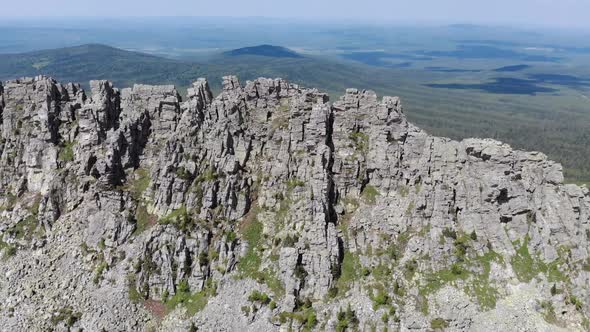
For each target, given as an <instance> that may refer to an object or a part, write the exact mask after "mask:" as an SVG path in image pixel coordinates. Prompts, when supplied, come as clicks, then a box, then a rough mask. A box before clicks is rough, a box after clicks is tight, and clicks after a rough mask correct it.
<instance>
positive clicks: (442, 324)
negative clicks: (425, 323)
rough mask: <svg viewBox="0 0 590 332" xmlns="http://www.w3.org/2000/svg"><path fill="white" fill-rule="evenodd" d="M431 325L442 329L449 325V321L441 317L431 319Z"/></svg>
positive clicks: (436, 328)
mask: <svg viewBox="0 0 590 332" xmlns="http://www.w3.org/2000/svg"><path fill="white" fill-rule="evenodd" d="M430 327H431V328H433V329H435V330H442V329H445V328H447V327H449V322H447V321H446V320H444V319H442V318H440V317H439V318H435V319H433V320H431V321H430Z"/></svg>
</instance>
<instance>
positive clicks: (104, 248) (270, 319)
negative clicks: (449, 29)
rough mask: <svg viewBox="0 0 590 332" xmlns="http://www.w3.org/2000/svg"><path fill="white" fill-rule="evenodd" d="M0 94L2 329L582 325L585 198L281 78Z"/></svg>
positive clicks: (503, 156)
mask: <svg viewBox="0 0 590 332" xmlns="http://www.w3.org/2000/svg"><path fill="white" fill-rule="evenodd" d="M90 87H91V89H90V90H91V91H90V93H89V94H88V95H87V94H86V92H84V91H83V90H82V89H81V88H80V86H79V85H76V84H67V85H63V84H60V83H58V82H56V81H55V80H53V79H51V78H47V77H42V76H40V77H36V78H34V79H21V80H15V81H10V82H5V83H4V84H0V122H1V126H0V136H1V139H0V251H1V254H2V257H3V260H2V264H0V330H2V331H25V330H27V331H46V330H80V331H81V330H86V331H101V330H106V331H130V330H138V331H141V330H150V329H153V330H163V331H179V330H187V331H188V330H194V329H198V330H237V329H243V330H250V331H262V330H269V331H270V330H285V331H286V330H288V329H292V330H315V329H318V330H337V331H344V330H355V329H358V330H372V329H379V330H382V329H383V328H388V329H393V330H404V331H405V330H431V329H439V328H442V329H448V330H453V331H469V330H475V331H478V330H479V331H482V330H506V329H509V330H510V329H513V330H548V331H549V330H557V329H560V328H561V329H565V330H576V329H577V330H584V329H586V330H588V329H589V328H590V321H589V320H588V318H587V317H588V315H590V306H589V304H590V295H589V294H590V292H589V288H590V258H589V257H590V256H589V252H588V250H589V248H590V245H589V244H590V192H589V190H588V189H587V188H586V187H578V186H576V185H570V184H563V175H562V170H561V166H560V165H559V164H557V163H555V162H552V161H550V160H548V159H547V157H546V156H545V155H543V154H542V153H539V152H524V151H516V150H513V149H511V148H510V147H509V146H508V145H506V144H502V143H500V142H497V141H493V140H488V139H466V140H463V141H461V142H458V141H453V140H449V139H446V138H439V137H432V136H430V135H428V134H427V133H425V132H424V131H422V130H420V129H419V128H416V127H415V126H413V125H412V124H411V123H409V122H408V121H407V120H406V117H405V116H404V114H403V111H402V106H401V102H400V100H399V98H394V97H383V98H382V99H379V98H378V97H377V96H376V94H375V93H373V92H371V91H359V90H356V89H349V90H347V91H346V93H345V95H344V96H342V97H341V98H340V99H339V100H338V101H335V102H334V103H330V102H329V98H328V96H327V95H326V94H324V93H322V92H320V91H318V90H316V89H308V88H303V87H300V86H298V85H294V84H289V83H287V82H286V81H284V80H281V79H274V80H272V79H263V78H260V79H257V80H255V81H249V82H247V83H246V84H245V86H242V85H241V84H240V82H239V81H238V79H237V78H236V77H233V76H228V77H224V78H223V91H222V92H221V94H220V95H218V96H217V97H213V95H212V93H211V91H210V89H209V86H208V84H207V81H206V80H204V79H199V80H198V81H196V82H195V83H193V85H192V87H191V88H189V89H188V93H187V98H186V100H185V101H182V98H181V96H180V95H179V93H178V92H177V90H176V89H175V88H174V87H173V86H145V85H135V86H134V87H133V88H127V89H122V90H118V89H117V88H115V87H113V86H112V84H111V83H110V82H107V81H92V82H91V83H90Z"/></svg>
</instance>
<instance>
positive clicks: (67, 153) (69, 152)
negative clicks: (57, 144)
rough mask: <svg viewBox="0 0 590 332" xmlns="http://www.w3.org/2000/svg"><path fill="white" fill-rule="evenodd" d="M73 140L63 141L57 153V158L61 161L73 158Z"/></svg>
mask: <svg viewBox="0 0 590 332" xmlns="http://www.w3.org/2000/svg"><path fill="white" fill-rule="evenodd" d="M73 147H74V142H65V143H64V144H63V146H62V147H61V149H60V150H59V153H58V154H57V158H58V159H59V160H61V161H65V162H68V161H73V160H74V149H73Z"/></svg>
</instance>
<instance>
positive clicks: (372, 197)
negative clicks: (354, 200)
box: [361, 185, 380, 204]
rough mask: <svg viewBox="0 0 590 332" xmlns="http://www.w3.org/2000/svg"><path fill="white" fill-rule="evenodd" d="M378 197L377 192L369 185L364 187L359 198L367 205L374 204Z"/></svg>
mask: <svg viewBox="0 0 590 332" xmlns="http://www.w3.org/2000/svg"><path fill="white" fill-rule="evenodd" d="M379 195H380V194H379V191H377V189H376V188H375V187H373V186H371V185H366V186H365V188H363V191H362V192H361V196H362V197H363V200H364V201H365V202H366V203H367V204H375V203H376V202H377V196H379Z"/></svg>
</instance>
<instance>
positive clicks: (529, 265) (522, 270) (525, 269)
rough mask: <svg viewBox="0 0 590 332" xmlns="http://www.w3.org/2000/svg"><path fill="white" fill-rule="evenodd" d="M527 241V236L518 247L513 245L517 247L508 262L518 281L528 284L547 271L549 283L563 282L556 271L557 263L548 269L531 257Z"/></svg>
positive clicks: (537, 259) (563, 276) (562, 276)
mask: <svg viewBox="0 0 590 332" xmlns="http://www.w3.org/2000/svg"><path fill="white" fill-rule="evenodd" d="M529 241H530V238H529V236H528V235H527V236H525V238H524V240H523V242H522V244H521V245H518V242H517V243H515V245H517V246H518V247H517V248H515V249H516V254H515V255H514V256H512V258H511V260H510V264H511V265H512V270H513V271H514V273H515V274H516V277H517V278H518V280H520V281H522V282H530V281H531V280H532V279H533V278H534V277H536V276H537V275H538V274H539V273H547V272H548V271H550V273H549V275H548V277H549V281H558V280H564V279H565V275H564V274H563V273H561V272H560V271H559V269H558V264H559V262H558V261H557V262H553V263H551V264H550V265H551V268H548V266H547V264H545V263H544V262H543V261H542V260H541V259H540V258H539V257H537V256H533V255H531V253H530V252H529V248H528V243H529Z"/></svg>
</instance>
